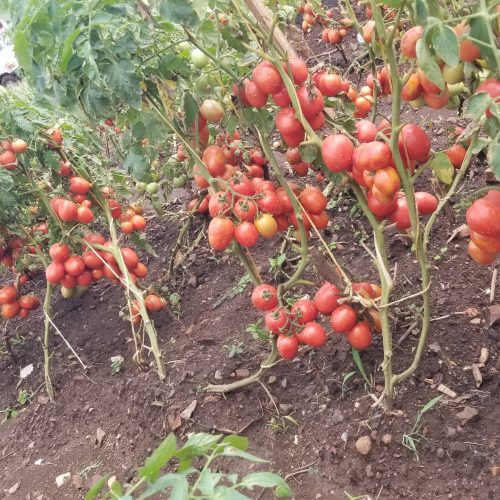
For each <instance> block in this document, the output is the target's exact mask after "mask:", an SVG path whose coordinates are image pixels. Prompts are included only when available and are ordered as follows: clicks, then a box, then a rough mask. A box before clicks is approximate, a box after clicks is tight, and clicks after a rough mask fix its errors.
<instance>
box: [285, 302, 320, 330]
mask: <svg viewBox="0 0 500 500" xmlns="http://www.w3.org/2000/svg"><path fill="white" fill-rule="evenodd" d="M290 314H291V317H292V318H293V319H294V321H295V322H296V323H298V324H299V325H305V324H306V323H309V322H310V321H314V320H315V319H316V318H317V317H318V309H317V308H316V305H315V303H314V302H313V301H312V300H309V299H300V300H297V302H295V304H293V306H292V308H291V310H290Z"/></svg>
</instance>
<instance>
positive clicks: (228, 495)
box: [214, 486, 250, 500]
mask: <svg viewBox="0 0 500 500" xmlns="http://www.w3.org/2000/svg"><path fill="white" fill-rule="evenodd" d="M214 498H217V500H250V497H247V496H246V495H243V493H240V492H239V491H236V490H233V489H232V488H228V487H227V486H217V488H216V489H215V495H214Z"/></svg>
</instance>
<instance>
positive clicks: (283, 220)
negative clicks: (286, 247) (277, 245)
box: [274, 214, 290, 232]
mask: <svg viewBox="0 0 500 500" xmlns="http://www.w3.org/2000/svg"><path fill="white" fill-rule="evenodd" d="M274 219H275V220H276V225H277V227H278V232H283V231H286V230H287V229H288V227H289V226H290V221H289V220H288V217H287V216H286V215H283V214H280V215H276V216H275V217H274Z"/></svg>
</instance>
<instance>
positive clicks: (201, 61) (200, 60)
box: [191, 49, 209, 69]
mask: <svg viewBox="0 0 500 500" xmlns="http://www.w3.org/2000/svg"><path fill="white" fill-rule="evenodd" d="M208 61H209V59H208V56H206V55H205V54H204V53H203V52H202V51H201V50H200V49H193V51H192V52H191V62H192V63H193V64H194V66H195V67H196V68H198V69H203V68H204V67H205V66H206V65H207V64H208Z"/></svg>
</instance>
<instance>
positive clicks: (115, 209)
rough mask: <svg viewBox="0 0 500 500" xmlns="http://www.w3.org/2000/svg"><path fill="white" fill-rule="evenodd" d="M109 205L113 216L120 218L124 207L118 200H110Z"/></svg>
mask: <svg viewBox="0 0 500 500" xmlns="http://www.w3.org/2000/svg"><path fill="white" fill-rule="evenodd" d="M108 206H109V209H110V210H111V217H113V219H118V218H119V217H120V215H121V214H122V207H121V205H120V204H119V203H118V202H117V201H116V200H108Z"/></svg>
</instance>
